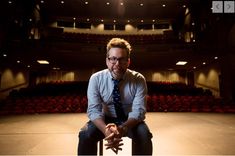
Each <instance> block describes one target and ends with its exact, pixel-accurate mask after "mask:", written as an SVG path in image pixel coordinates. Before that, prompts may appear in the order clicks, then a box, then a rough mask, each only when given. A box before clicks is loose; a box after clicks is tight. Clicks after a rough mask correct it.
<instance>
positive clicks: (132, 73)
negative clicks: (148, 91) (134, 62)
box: [127, 69, 145, 79]
mask: <svg viewBox="0 0 235 156" xmlns="http://www.w3.org/2000/svg"><path fill="white" fill-rule="evenodd" d="M127 75H128V76H129V77H133V78H139V79H145V77H144V75H142V74H141V73H140V72H137V71H135V70H131V69H128V70H127Z"/></svg>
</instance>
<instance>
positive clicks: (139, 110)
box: [128, 75, 147, 121]
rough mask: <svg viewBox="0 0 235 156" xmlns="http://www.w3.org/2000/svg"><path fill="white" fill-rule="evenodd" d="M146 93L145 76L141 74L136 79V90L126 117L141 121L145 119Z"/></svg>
mask: <svg viewBox="0 0 235 156" xmlns="http://www.w3.org/2000/svg"><path fill="white" fill-rule="evenodd" d="M146 95H147V85H146V81H145V78H144V77H143V76H142V75H140V76H139V77H138V78H137V79H136V92H135V95H134V99H133V103H132V111H131V112H130V113H129V115H128V118H134V119H136V120H139V121H143V120H144V119H145V113H146V103H147V99H146Z"/></svg>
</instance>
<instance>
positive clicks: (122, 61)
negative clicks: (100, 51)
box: [108, 57, 128, 64]
mask: <svg viewBox="0 0 235 156" xmlns="http://www.w3.org/2000/svg"><path fill="white" fill-rule="evenodd" d="M108 60H109V62H110V63H112V64H116V63H117V61H119V63H120V64H125V63H127V61H128V58H126V57H120V58H117V57H108Z"/></svg>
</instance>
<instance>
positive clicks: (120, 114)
mask: <svg viewBox="0 0 235 156" xmlns="http://www.w3.org/2000/svg"><path fill="white" fill-rule="evenodd" d="M119 82H120V81H119V80H115V79H113V83H114V87H113V94H112V95H113V104H114V107H115V111H116V115H117V118H118V120H120V121H125V120H126V119H127V118H126V115H125V113H124V110H123V108H122V103H121V96H120V92H119V87H118V84H119Z"/></svg>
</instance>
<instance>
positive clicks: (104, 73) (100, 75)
mask: <svg viewBox="0 0 235 156" xmlns="http://www.w3.org/2000/svg"><path fill="white" fill-rule="evenodd" d="M108 75H109V70H108V69H103V70H100V71H97V72H95V73H93V74H92V75H91V78H103V77H107V76H108Z"/></svg>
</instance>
